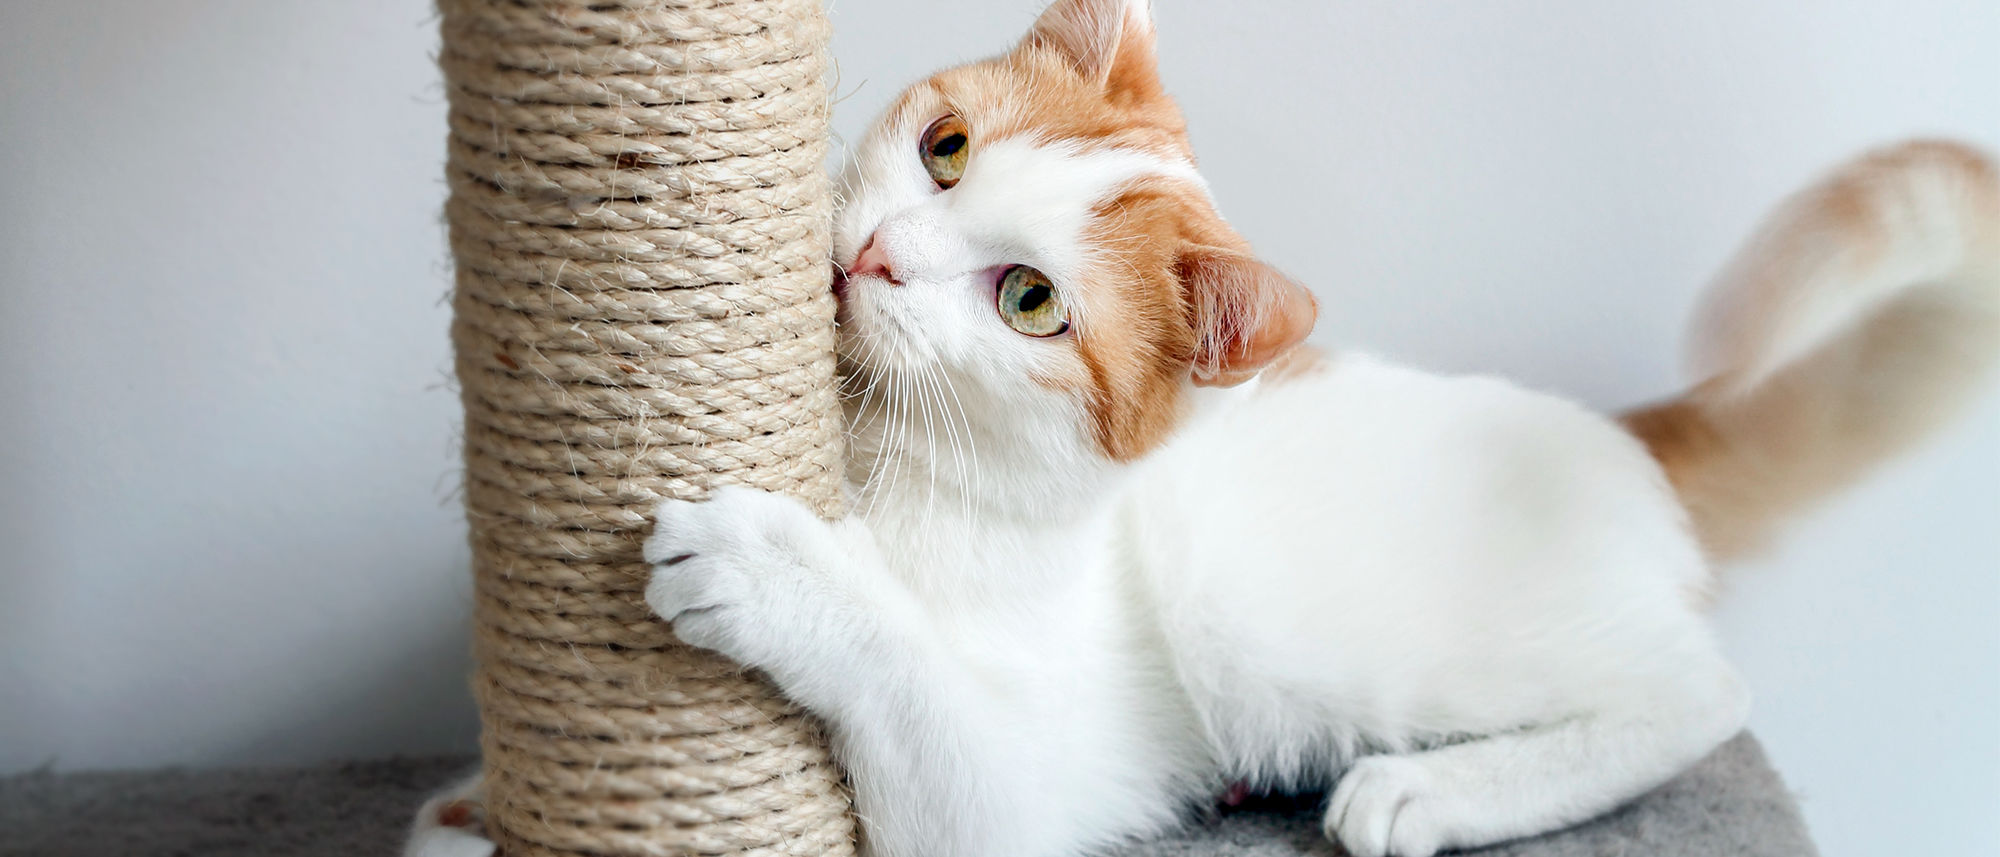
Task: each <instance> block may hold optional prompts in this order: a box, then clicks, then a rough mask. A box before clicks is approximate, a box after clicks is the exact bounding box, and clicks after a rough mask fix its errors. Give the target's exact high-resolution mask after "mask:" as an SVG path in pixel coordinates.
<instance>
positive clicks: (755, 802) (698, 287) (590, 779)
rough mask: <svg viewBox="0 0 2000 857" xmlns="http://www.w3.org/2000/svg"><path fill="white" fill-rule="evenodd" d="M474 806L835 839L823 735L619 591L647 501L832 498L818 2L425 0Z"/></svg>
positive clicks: (603, 830)
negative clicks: (441, 182) (482, 793)
mask: <svg viewBox="0 0 2000 857" xmlns="http://www.w3.org/2000/svg"><path fill="white" fill-rule="evenodd" d="M439 7H440V10H441V11H442V13H443V25H442V27H443V35H444V49H443V54H442V57H441V64H442V65H443V67H444V75H445V83H446V92H447V94H448V97H449V100H450V106H451V112H450V115H451V141H450V165H449V168H448V170H449V179H450V186H451V201H450V202H449V203H448V205H447V214H448V218H449V220H450V226H451V247H452V251H453V253H454V255H455V256H456V260H457V286H456V290H455V293H454V299H453V306H454V311H455V321H454V323H453V326H452V339H453V342H454V343H455V345H456V348H457V368H458V377H459V382H460V386H461V389H462V391H463V396H464V401H465V415H466V416H465V465H466V468H465V469H466V477H465V478H466V492H465V496H466V515H467V518H468V519H469V520H470V522H471V530H472V548H473V565H474V575H475V580H476V588H477V593H478V594H477V618H476V627H477V630H476V635H477V639H476V644H475V647H476V650H477V653H478V660H479V667H478V671H477V673H476V675H475V677H474V680H473V681H474V689H475V691H476V693H477V695H478V698H479V704H480V709H481V712H482V716H483V718H484V729H483V732H482V737H481V746H482V748H483V750H484V753H485V761H486V771H487V778H488V789H489V794H488V802H489V806H488V810H489V821H490V823H491V825H492V826H493V827H494V828H496V830H495V834H496V838H498V839H499V841H500V843H501V847H502V849H503V853H505V854H506V855H508V857H545V855H684V854H685V855H725V854H726V855H781V854H784V855H792V854H797V855H805V854H812V855H820V854H829V855H840V854H851V853H853V851H854V826H853V822H852V820H851V818H850V815H849V811H848V799H847V797H846V795H845V792H844V791H843V788H842V784H841V781H840V775H839V772H838V771H837V770H835V768H834V767H833V765H832V763H831V761H830V760H829V759H828V756H827V752H826V745H825V741H824V739H823V738H822V737H821V735H820V734H819V731H818V729H817V727H816V726H815V724H814V723H813V722H812V721H811V720H810V718H809V717H807V716H806V715H805V714H804V713H803V712H801V711H800V710H799V709H797V708H796V707H794V706H792V705H790V704H788V703H786V702H785V701H783V700H782V699H780V698H779V697H778V696H777V694H776V693H775V692H774V691H773V690H772V689H771V688H770V687H769V686H768V685H767V684H766V683H764V682H763V681H761V680H759V679H758V678H756V677H755V676H754V675H746V674H745V673H743V672H741V671H740V670H738V669H737V668H736V667H735V666H733V665H731V664H729V663H726V662H724V661H722V660H720V659H719V658H717V657H715V656H713V655H709V654H707V653H704V652H698V651H694V650H692V649H689V648H686V647H684V646H681V645H680V644H678V643H677V642H675V640H674V638H673V635H672V633H671V631H670V630H669V629H668V627H667V626H666V624H665V623H663V622H660V621H659V620H657V619H656V618H654V617H653V616H652V615H651V614H650V613H649V611H648V610H647V609H646V606H645V604H644V602H643V601H642V599H641V595H642V592H643V589H644V587H645V582H646V567H645V565H644V563H643V562H642V561H641V560H640V555H639V552H640V543H641V541H642V539H643V538H644V536H645V534H646V532H647V530H648V528H649V526H650V522H649V518H650V512H651V509H652V507H653V505H654V504H655V503H656V502H657V501H658V500H659V499H660V498H662V497H676V498H682V499H698V498H700V497H702V496H703V495H704V494H706V493H707V491H708V489H710V488H711V487H714V486H716V485H721V484H726V483H728V484H744V485H751V486H755V487H758V488H763V489H768V490H772V491H782V492H787V493H790V494H793V495H795V496H798V497H800V498H801V499H803V500H805V501H806V502H808V503H809V504H812V505H813V506H815V507H817V508H818V509H819V510H821V511H822V512H823V513H825V514H829V515H831V514H836V513H837V512H838V511H839V508H838V506H839V503H840V487H839V486H840V482H839V477H840V456H841V433H840V415H839V403H838V399H837V397H836V391H835V381H834V359H833V299H832V296H831V295H830V293H829V290H828V278H829V266H828V264H827V257H828V230H829V217H830V203H829V190H828V186H827V178H826V176H825V173H824V171H823V169H822V161H823V160H824V158H825V155H826V147H827V124H826V123H827V93H826V84H825V70H826V45H827V35H828V33H827V25H826V18H825V14H824V12H823V11H822V10H821V8H820V0H589V2H570V0H440V2H439Z"/></svg>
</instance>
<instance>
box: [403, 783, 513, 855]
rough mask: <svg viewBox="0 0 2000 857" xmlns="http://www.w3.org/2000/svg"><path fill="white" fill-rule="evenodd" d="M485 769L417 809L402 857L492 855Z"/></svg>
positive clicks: (441, 792) (440, 792)
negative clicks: (484, 802)
mask: <svg viewBox="0 0 2000 857" xmlns="http://www.w3.org/2000/svg"><path fill="white" fill-rule="evenodd" d="M485 791H486V772H485V771H484V770H483V769H482V770H477V771H473V772H472V773H471V774H470V775H467V776H466V777H464V778H463V779H460V780H459V781H458V782H455V783H452V784H451V785H449V786H446V787H445V788H444V789H443V790H441V791H439V792H438V793H437V794H434V795H432V796H431V797H430V798H429V799H428V800H425V801H424V805H423V806H421V807H418V808H417V818H416V822H415V823H414V824H412V825H411V827H410V838H409V840H408V841H407V842H405V843H404V845H403V857H492V854H493V841H492V840H490V839H487V838H486V826H485V821H486V811H485V806H484V805H483V803H482V801H483V800H484V799H485Z"/></svg>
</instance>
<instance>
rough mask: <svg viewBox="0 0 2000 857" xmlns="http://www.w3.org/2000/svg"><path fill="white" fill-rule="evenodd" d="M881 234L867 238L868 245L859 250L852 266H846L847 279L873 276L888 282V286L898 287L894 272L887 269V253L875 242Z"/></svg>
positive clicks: (899, 282)
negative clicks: (859, 252) (859, 253)
mask: <svg viewBox="0 0 2000 857" xmlns="http://www.w3.org/2000/svg"><path fill="white" fill-rule="evenodd" d="M879 237H881V233H879V232H878V233H876V234H874V235H870V236H868V243H867V244H866V245H865V246H863V247H862V248H861V255H859V256H856V257H854V264H852V265H849V266H847V276H848V279H853V278H855V277H867V276H875V277H881V278H882V279H885V280H888V281H889V284H890V285H895V286H900V285H902V284H903V283H902V281H901V280H898V279H896V272H895V271H894V270H893V269H891V268H890V267H889V251H887V250H884V249H882V242H881V241H878V240H876V239H877V238H879Z"/></svg>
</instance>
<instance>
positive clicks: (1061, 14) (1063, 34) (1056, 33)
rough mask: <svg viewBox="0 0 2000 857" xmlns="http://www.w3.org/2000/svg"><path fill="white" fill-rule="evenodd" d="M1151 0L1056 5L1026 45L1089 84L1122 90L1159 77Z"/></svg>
mask: <svg viewBox="0 0 2000 857" xmlns="http://www.w3.org/2000/svg"><path fill="white" fill-rule="evenodd" d="M1151 7H1152V3H1151V0H1056V2H1055V3H1053V4H1051V5H1050V6H1049V8H1048V9H1046V10H1043V12H1042V16H1041V17H1040V18H1038V19H1036V20H1035V26H1034V28H1033V29H1031V30H1029V31H1028V35H1027V37H1026V38H1023V39H1022V40H1021V50H1033V49H1037V48H1040V49H1045V50H1050V51H1054V52H1055V53H1056V54H1057V55H1059V56H1061V57H1062V58H1063V59H1064V60H1066V61H1068V62H1069V64H1070V65H1071V66H1073V67H1074V68H1075V69H1076V70H1077V72H1078V73H1080V74H1082V75H1083V76H1084V78H1085V79H1087V80H1090V81H1092V82H1093V83H1097V84H1099V85H1101V86H1105V87H1107V88H1112V89H1116V88H1120V87H1123V86H1130V85H1132V84H1136V83H1139V82H1140V81H1142V80H1147V81H1150V80H1154V79H1156V78H1157V69H1156V62H1155V60H1154V57H1153V11H1152V8H1151Z"/></svg>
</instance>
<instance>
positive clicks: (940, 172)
mask: <svg viewBox="0 0 2000 857" xmlns="http://www.w3.org/2000/svg"><path fill="white" fill-rule="evenodd" d="M971 142H972V140H971V138H970V137H968V136H967V132H966V129H965V120H963V119H960V118H958V117H957V116H955V115H952V114H945V116H944V118H942V119H939V120H938V121H936V122H932V123H931V126H930V127H929V128H925V129H924V136H923V138H922V139H921V140H919V141H918V144H919V145H920V146H922V148H921V149H919V150H918V157H920V158H922V159H923V162H924V172H927V173H930V174H931V181H934V182H937V186H938V187H939V188H940V189H942V188H948V187H951V186H952V185H955V184H958V177H959V176H962V175H965V156H966V155H968V154H970V152H969V151H968V149H969V147H970V144H971Z"/></svg>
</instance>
